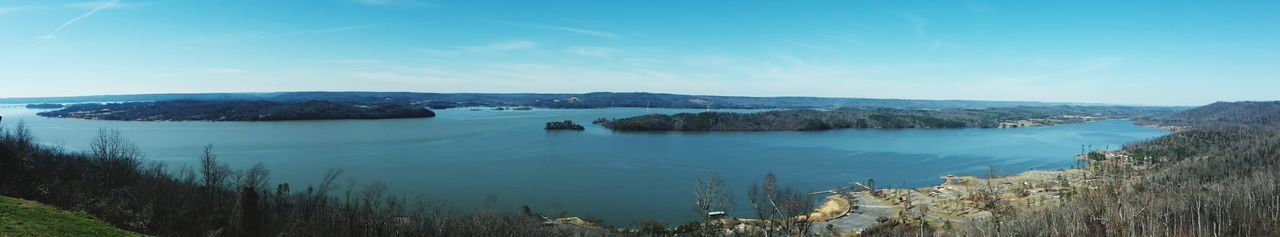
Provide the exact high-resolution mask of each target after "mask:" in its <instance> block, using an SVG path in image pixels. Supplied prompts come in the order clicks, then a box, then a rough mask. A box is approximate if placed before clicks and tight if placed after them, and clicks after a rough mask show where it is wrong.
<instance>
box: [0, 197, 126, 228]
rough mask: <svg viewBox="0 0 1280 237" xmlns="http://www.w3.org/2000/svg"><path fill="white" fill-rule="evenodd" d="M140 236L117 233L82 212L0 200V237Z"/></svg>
mask: <svg viewBox="0 0 1280 237" xmlns="http://www.w3.org/2000/svg"><path fill="white" fill-rule="evenodd" d="M9 236H15V237H16V236H142V235H139V234H137V233H133V232H129V231H125V230H121V229H117V228H115V227H112V226H111V225H110V224H107V223H105V222H102V221H100V220H98V219H94V218H93V217H92V216H89V215H88V214H85V213H82V212H72V211H66V210H61V209H58V208H54V207H51V206H46V205H44V204H40V203H37V202H33V201H27V200H22V199H16V198H10V197H3V196H0V237H9Z"/></svg>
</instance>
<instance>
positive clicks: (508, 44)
mask: <svg viewBox="0 0 1280 237" xmlns="http://www.w3.org/2000/svg"><path fill="white" fill-rule="evenodd" d="M537 47H538V43H537V42H533V41H525V40H512V41H502V42H494V43H490V44H486V45H480V46H470V47H462V48H463V49H466V50H467V51H471V52H502V51H512V50H521V49H532V48H537Z"/></svg>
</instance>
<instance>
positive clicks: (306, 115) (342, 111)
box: [38, 100, 436, 121]
mask: <svg viewBox="0 0 1280 237" xmlns="http://www.w3.org/2000/svg"><path fill="white" fill-rule="evenodd" d="M38 115H40V116H45V117H53V118H80V119H96V120H128V121H283V120H330V119H392V118H428V117H435V116H436V114H435V112H433V111H431V110H430V109H427V108H424V107H422V106H416V105H410V104H398V103H388V104H378V105H359V104H351V103H342V102H332V101H302V102H274V101H245V100H218V101H202V100H173V101H157V102H126V103H108V104H77V105H71V106H68V107H66V108H63V109H60V110H54V111H47V112H41V113H38Z"/></svg>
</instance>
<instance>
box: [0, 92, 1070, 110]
mask: <svg viewBox="0 0 1280 237" xmlns="http://www.w3.org/2000/svg"><path fill="white" fill-rule="evenodd" d="M184 99H191V100H263V101H275V102H299V101H311V100H322V101H334V102H344V103H359V104H369V103H387V102H391V103H413V104H426V105H428V106H431V107H432V108H450V107H462V106H532V107H542V108H607V107H649V108H698V109H703V108H713V109H761V108H843V107H850V108H902V109H943V108H992V107H1016V106H1056V105H1089V104H1081V103H1053V102H1027V101H979V100H901V99H865V98H823V97H745V96H709V95H678V94H662V93H644V92H628V93H613V92H594V93H584V94H569V93H561V94H536V93H510V94H507V93H413V92H273V93H197V94H138V95H100V96H78V97H47V98H7V99H6V98H0V104H24V103H81V102H125V101H163V100H184Z"/></svg>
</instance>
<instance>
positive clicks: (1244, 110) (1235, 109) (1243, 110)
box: [1144, 101, 1280, 126]
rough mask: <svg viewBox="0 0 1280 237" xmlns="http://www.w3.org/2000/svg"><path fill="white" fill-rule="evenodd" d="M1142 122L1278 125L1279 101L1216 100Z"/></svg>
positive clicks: (1279, 121) (1279, 122) (1279, 119)
mask: <svg viewBox="0 0 1280 237" xmlns="http://www.w3.org/2000/svg"><path fill="white" fill-rule="evenodd" d="M1144 122H1150V123H1157V124H1164V125H1182V126H1185V125H1194V124H1197V123H1231V124H1246V125H1269V126H1280V101H1242V102H1217V103H1213V104H1210V105H1206V106H1201V107H1197V108H1194V109H1190V110H1186V111H1182V112H1179V113H1174V114H1170V115H1167V116H1160V117H1155V118H1151V119H1148V120H1145V121H1144Z"/></svg>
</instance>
